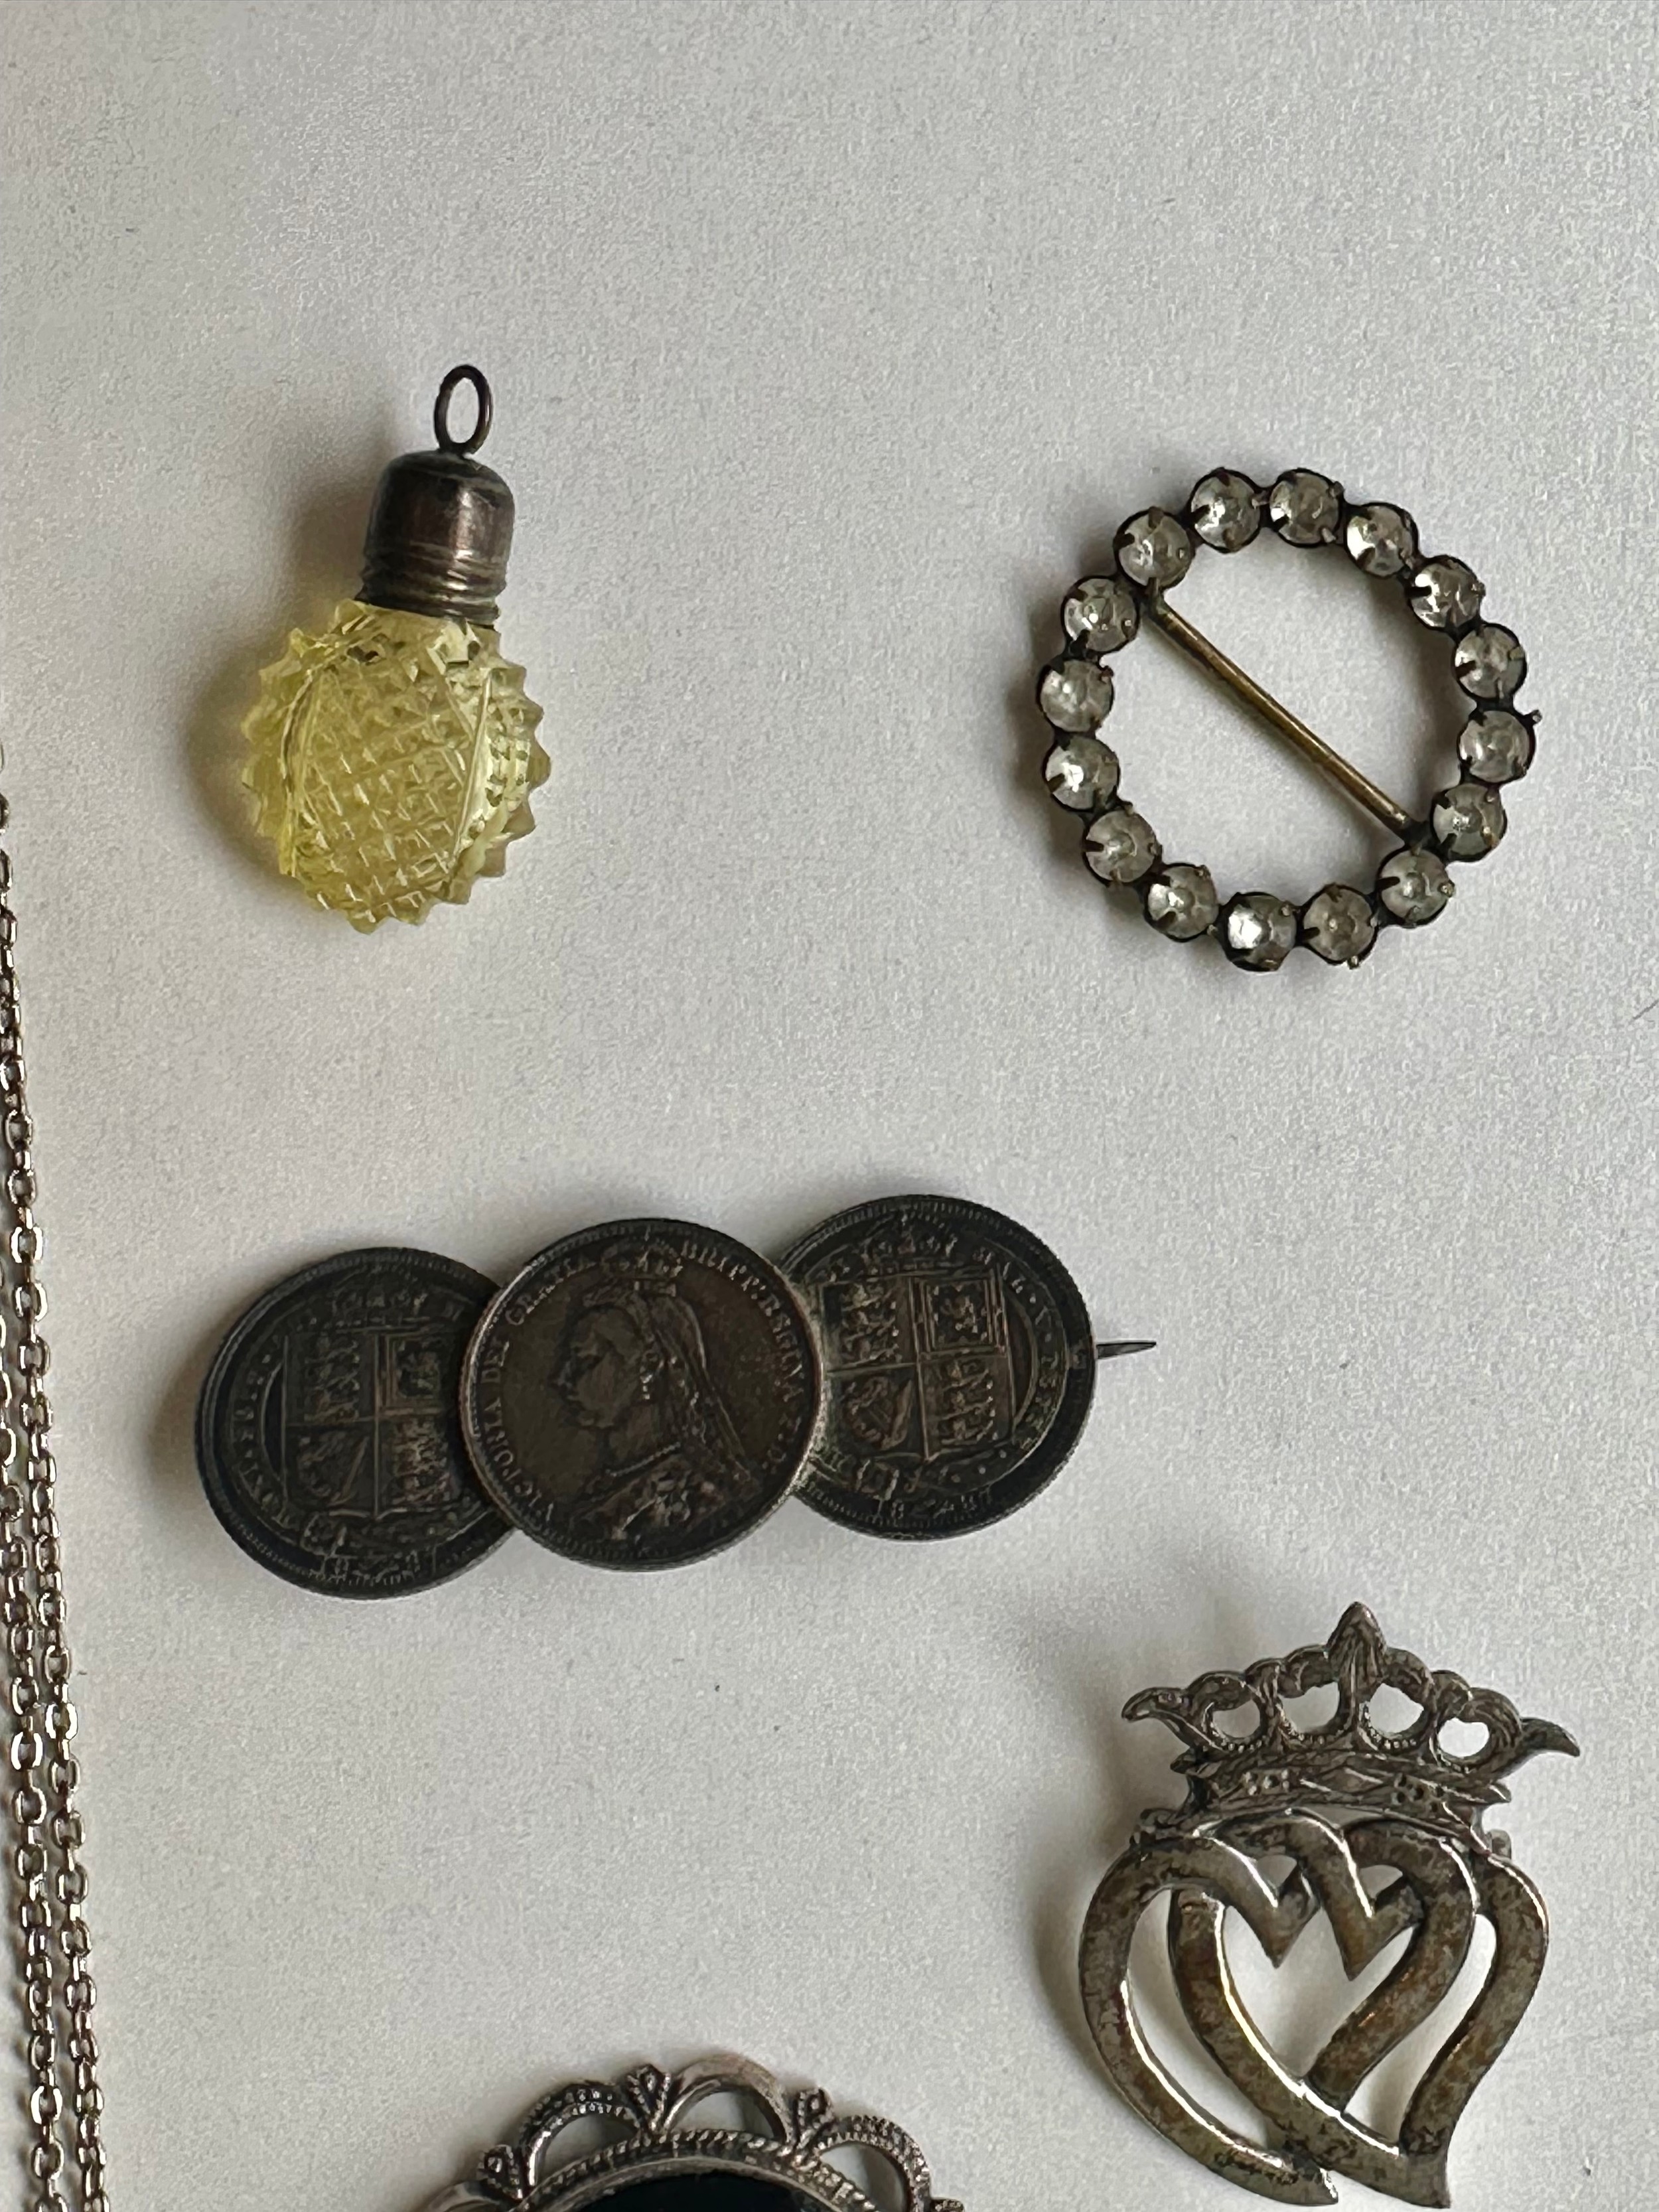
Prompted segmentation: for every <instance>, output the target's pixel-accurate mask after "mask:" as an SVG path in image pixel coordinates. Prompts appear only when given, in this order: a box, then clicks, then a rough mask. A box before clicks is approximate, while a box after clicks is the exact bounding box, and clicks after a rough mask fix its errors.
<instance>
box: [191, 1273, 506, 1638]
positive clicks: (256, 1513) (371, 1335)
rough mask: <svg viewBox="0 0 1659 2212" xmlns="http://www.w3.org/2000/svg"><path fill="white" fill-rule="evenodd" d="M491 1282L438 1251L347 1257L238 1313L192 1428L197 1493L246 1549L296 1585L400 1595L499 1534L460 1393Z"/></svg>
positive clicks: (475, 1553) (427, 1584) (501, 1528)
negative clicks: (468, 1442) (468, 1439)
mask: <svg viewBox="0 0 1659 2212" xmlns="http://www.w3.org/2000/svg"><path fill="white" fill-rule="evenodd" d="M494 1290H495V1285H494V1284H493V1283H492V1282H490V1281H489V1279H488V1278H487V1277H485V1276H483V1275H480V1274H477V1273H474V1272H473V1270H472V1269H471V1267H462V1266H461V1265H460V1264H459V1261H454V1260H446V1259H443V1258H441V1256H440V1255H438V1254H436V1253H434V1252H410V1251H402V1250H396V1249H392V1250H375V1251H366V1252H343V1253H340V1254H339V1255H337V1256H336V1257H335V1258H333V1259H330V1260H324V1261H320V1262H319V1264H318V1265H317V1266H315V1267H307V1268H304V1269H302V1270H301V1273H298V1274H297V1275H293V1276H290V1277H289V1279H288V1280H287V1281H286V1282H283V1283H279V1284H278V1285H276V1288H275V1289H274V1290H272V1291H267V1292H266V1294H265V1296H264V1297H262V1298H260V1299H259V1300H258V1303H257V1304H254V1305H253V1306H252V1307H250V1309H249V1310H248V1311H247V1312H246V1313H245V1314H244V1315H243V1316H242V1317H241V1319H240V1321H239V1322H237V1323H236V1325H235V1327H234V1328H233V1329H232V1330H231V1331H230V1334H228V1336H227V1337H226V1339H225V1340H224V1342H223V1343H222V1345H221V1346H220V1347H219V1350H218V1352H217V1353H216V1356H215V1358H214V1361H213V1364H212V1366H211V1367H210V1370H209V1371H208V1376H207V1380H206V1383H204V1386H203V1390H202V1395H201V1398H200V1401H199V1403H198V1406H197V1423H196V1456H197V1466H198V1468H199V1469H200V1471H201V1476H202V1485H203V1487H204V1490H205V1491H206V1492H207V1495H208V1500H209V1502H210V1504H211V1505H212V1507H213V1510H214V1511H215V1512H216V1514H217V1515H218V1516H219V1519H220V1521H221V1522H222V1523H223V1525H224V1527H225V1528H226V1529H228V1532H229V1534H231V1535H232V1536H234V1538H235V1540H236V1541H237V1542H238V1543H239V1544H240V1546H241V1547H242V1549H243V1550H244V1551H245V1552H246V1553H250V1554H251V1556H252V1558H254V1559H258V1562H259V1563H260V1565H262V1566H266V1567H269V1568H270V1570H271V1571H272V1572H273V1573H274V1574H278V1575H282V1576H283V1577H285V1578H286V1579H287V1580H288V1581H289V1582H291V1583H299V1584H300V1585H301V1587H302V1588H304V1589H313V1590H324V1591H327V1592H329V1593H330V1594H331V1595H335V1596H337V1597H394V1596H398V1595H401V1594H402V1593H404V1592H405V1591H409V1590H417V1589H430V1588H431V1587H432V1585H433V1584H434V1583H441V1582H446V1581H447V1580H448V1578H449V1577H450V1576H451V1575H455V1574H459V1572H460V1571H461V1570H462V1568H464V1567H469V1566H471V1565H472V1564H473V1563H474V1562H475V1561H476V1560H477V1559H482V1558H483V1556H484V1554H485V1553H486V1552H489V1551H492V1550H493V1549H494V1548H495V1546H496V1545H497V1544H499V1543H500V1542H501V1539H502V1537H503V1536H505V1535H506V1534H507V1523H506V1522H505V1521H504V1520H503V1519H502V1518H501V1515H500V1514H499V1513H498V1512H497V1511H496V1510H495V1507H494V1506H493V1505H492V1504H490V1502H489V1498H486V1497H485V1495H484V1493H483V1490H482V1489H481V1488H480V1487H479V1485H478V1482H477V1478H476V1476H475V1475H474V1474H473V1472H472V1465H471V1461H470V1460H469V1458H468V1456H467V1452H466V1446H465V1443H464V1442H463V1440H462V1437H461V1424H460V1414H459V1407H458V1404H457V1392H458V1389H459V1381H460V1372H461V1361H462V1358H463V1356H464V1355H465V1351H466V1346H467V1343H468V1340H469V1339H470V1338H471V1334H472V1332H473V1329H474V1328H475V1327H476V1326H477V1321H478V1317H479V1316H480V1315H481V1314H482V1313H483V1310H484V1307H485V1305H486V1304H488V1302H489V1297H490V1296H491V1294H492V1292H493V1291H494Z"/></svg>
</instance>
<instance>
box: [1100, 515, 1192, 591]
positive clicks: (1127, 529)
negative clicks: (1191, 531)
mask: <svg viewBox="0 0 1659 2212" xmlns="http://www.w3.org/2000/svg"><path fill="white" fill-rule="evenodd" d="M1117 565H1118V567H1119V568H1121V569H1122V571H1123V573H1124V574H1125V575H1126V576H1127V577H1128V578H1129V579H1130V580H1131V581H1132V582H1133V583H1137V584H1140V585H1142V586H1152V587H1154V588H1156V589H1157V590H1158V591H1167V590H1168V589H1169V587H1170V585H1171V584H1178V583H1179V582H1180V581H1181V580H1182V577H1183V576H1184V575H1185V574H1186V573H1187V571H1188V568H1191V567H1192V565H1193V541H1192V539H1191V538H1188V535H1187V532H1186V531H1185V530H1184V529H1183V528H1182V526H1181V524H1180V523H1178V522H1177V521H1176V519H1175V517H1174V515H1172V514H1166V513H1164V509H1163V508H1162V507H1148V508H1147V510H1146V513H1145V514H1137V515H1133V516H1132V517H1131V518H1130V520H1128V521H1127V522H1126V523H1125V524H1124V526H1123V527H1122V529H1121V530H1120V531H1119V532H1118V533H1117Z"/></svg>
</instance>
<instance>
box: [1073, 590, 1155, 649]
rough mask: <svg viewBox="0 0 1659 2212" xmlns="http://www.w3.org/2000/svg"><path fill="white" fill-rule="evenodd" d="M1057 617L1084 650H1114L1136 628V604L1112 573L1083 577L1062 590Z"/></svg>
mask: <svg viewBox="0 0 1659 2212" xmlns="http://www.w3.org/2000/svg"><path fill="white" fill-rule="evenodd" d="M1060 620H1061V621H1062V622H1063V623H1065V625H1066V636H1067V637H1069V638H1070V639H1071V640H1072V641H1073V644H1075V645H1080V646H1081V647H1083V649H1084V651H1085V653H1115V652H1116V651H1117V650H1118V648H1119V647H1120V646H1124V645H1127V643H1128V642H1129V640H1130V639H1131V638H1132V637H1133V635H1134V634H1135V632H1136V630H1137V629H1139V627H1140V607H1139V602H1138V601H1137V600H1136V598H1135V595H1134V593H1133V592H1132V591H1130V589H1129V588H1128V586H1127V585H1126V584H1121V583H1120V582H1119V581H1118V580H1117V578H1116V577H1115V576H1085V578H1084V579H1083V581H1082V582H1081V583H1080V584H1073V586H1072V588H1071V590H1070V591H1069V592H1067V593H1066V604H1065V605H1064V606H1063V607H1062V608H1061V609H1060Z"/></svg>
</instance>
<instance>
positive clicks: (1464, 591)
mask: <svg viewBox="0 0 1659 2212" xmlns="http://www.w3.org/2000/svg"><path fill="white" fill-rule="evenodd" d="M1485 596H1486V586H1485V585H1484V584H1483V583H1482V582H1481V580H1480V578H1479V576H1477V575H1476V574H1475V573H1474V569H1473V568H1469V567H1468V566H1467V564H1466V563H1465V562H1462V561H1425V562H1424V563H1423V566H1422V567H1421V568H1419V570H1418V571H1417V574H1415V575H1414V576H1413V578H1412V581H1411V600H1412V612H1413V614H1414V615H1415V616H1416V617H1417V619H1418V620H1419V622H1420V623H1427V624H1428V626H1429V628H1430V629H1462V627H1463V625H1464V623H1472V622H1473V621H1474V618H1475V617H1476V616H1477V615H1478V614H1479V613H1480V602H1481V600H1482V599H1483V598H1484V597H1485Z"/></svg>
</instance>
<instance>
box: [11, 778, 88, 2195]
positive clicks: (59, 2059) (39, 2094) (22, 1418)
mask: <svg viewBox="0 0 1659 2212" xmlns="http://www.w3.org/2000/svg"><path fill="white" fill-rule="evenodd" d="M10 824H11V810H10V808H9V805H8V804H7V802H6V800H5V799H4V797H3V796H0V839H3V838H4V836H6V834H7V833H8V831H9V829H10ZM16 937H17V921H16V917H15V915H14V914H13V912H12V905H11V854H10V850H9V847H8V846H6V845H5V844H4V843H3V842H0V1138H3V1142H4V1147H5V1162H6V1176H5V1200H4V1206H3V1215H0V1218H3V1222H4V1226H5V1228H6V1231H7V1232H8V1233H7V1235H6V1238H5V1254H6V1260H7V1262H8V1263H9V1264H8V1265H7V1267H6V1269H5V1274H6V1291H7V1295H6V1297H5V1300H4V1302H3V1304H0V1576H3V1580H4V1586H5V1622H6V1651H7V1662H8V1663H7V1668H6V1673H7V1694H8V1702H9V1706H10V1710H11V1728H10V1737H9V1745H8V1752H9V1763H10V1768H11V1776H12V1780H11V1785H10V1793H9V1800H8V1802H9V1821H10V1828H9V1838H8V1840H9V1844H10V1851H9V1857H10V1860H11V1873H12V1876H13V1881H14V1885H15V1886H14V1892H13V1893H14V1896H15V1899H16V1912H15V1942H16V1958H17V1968H18V1975H19V1980H18V1989H19V1991H20V1995H21V2005H22V2029H23V2039H24V2040H23V2049H24V2057H25V2063H26V2065H27V2072H28V2087H29V2094H28V2117H29V2136H28V2150H27V2160H28V2170H29V2174H30V2178H31V2188H30V2193H29V2197H28V2200H27V2212H69V2208H70V2201H71V2199H70V2196H69V2195H67V2194H66V2193H65V2175H66V2169H67V2170H68V2171H69V2172H71V2173H72V2175H73V2177H74V2181H73V2190H74V2202H75V2203H76V2204H77V2205H78V2206H79V2207H80V2212H107V2207H108V2199H107V2198H106V2197H105V2194H104V2147H103V2142H102V2140H101V2138H100V2133H99V2115H100V2112H101V2110H102V2107H103V2095H102V2092H101V2091H100V2088H99V2086H98V2043H97V2039H96V2037H95V2035H94V2032H93V2025H92V2008H93V1996H94V1992H93V1985H92V1972H91V1943H90V1941H89V1939H88V1935H87V1923H86V1921H85V1919H84V1917H82V1905H84V1903H85V1900H86V1894H87V1876H86V1869H85V1868H84V1867H83V1866H82V1863H81V1840H82V1834H81V1815H80V1814H79V1813H77V1812H76V1809H75V1793H76V1789H77V1787H78V1786H79V1783H80V1771H79V1769H78V1768H77V1766H76V1760H75V1755H74V1753H73V1751H72V1750H71V1749H70V1744H71V1741H72V1739H73V1737H74V1735H75V1708H74V1706H73V1705H71V1704H70V1699H69V1684H70V1653H69V1632H68V1627H67V1624H66V1623H65V1620H64V1577H63V1558H62V1550H61V1547H60V1545H59V1541H58V1508H57V1501H56V1494H55V1493H56V1489H57V1479H58V1477H57V1468H56V1467H55V1466H54V1464H53V1462H52V1443H51V1431H52V1407H50V1405H49V1404H48V1403H47V1401H46V1369H47V1366H48V1364H49V1362H48V1357H47V1352H46V1339H45V1338H44V1337H43V1336H42V1334H41V1333H40V1322H41V1317H42V1316H43V1315H44V1314H45V1312H46V1296H45V1293H44V1291H42V1290H41V1287H40V1273H39V1267H40V1230H39V1228H38V1227H37V1226H36V1225H35V1219H34V1200H35V1186H34V1163H33V1141H34V1127H33V1123H32V1122H31V1121H30V1120H29V1113H28V1101H27V1095H26V1091H25V1085H24V1073H23V1018H22V1009H21V1005H20V1002H19V999H18V992H17V968H16V960H15V944H16Z"/></svg>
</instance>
